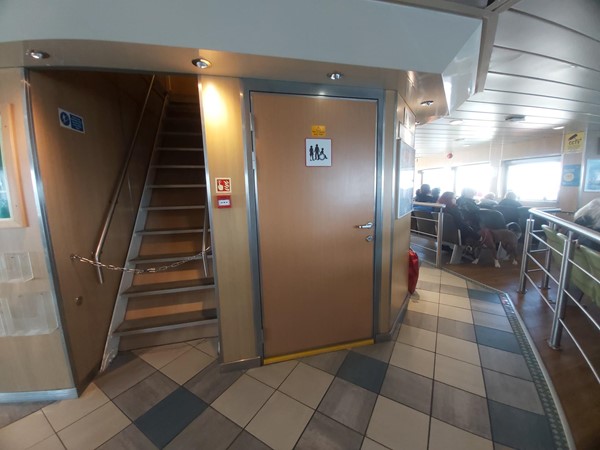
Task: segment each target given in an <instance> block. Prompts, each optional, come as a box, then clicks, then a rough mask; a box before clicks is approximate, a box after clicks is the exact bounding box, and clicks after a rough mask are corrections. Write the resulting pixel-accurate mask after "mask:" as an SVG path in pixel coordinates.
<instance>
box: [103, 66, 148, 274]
mask: <svg viewBox="0 0 600 450" xmlns="http://www.w3.org/2000/svg"><path fill="white" fill-rule="evenodd" d="M155 78H156V75H152V79H151V81H150V86H149V87H148V92H147V93H146V98H145V100H144V105H143V106H142V111H141V113H140V118H139V119H138V122H137V126H136V128H135V133H134V134H133V139H132V141H131V145H130V146H129V153H128V154H127V157H126V158H125V163H124V164H123V168H122V169H121V175H120V176H119V181H118V183H117V186H116V188H115V190H114V192H113V196H112V199H111V201H110V206H109V207H108V212H107V213H106V217H105V219H104V225H103V226H102V232H101V233H100V238H99V239H98V244H97V245H96V250H94V253H92V256H93V258H94V263H98V264H99V263H100V255H101V254H102V249H103V247H104V242H105V241H106V236H107V235H108V228H109V227H110V224H111V222H112V218H113V215H114V213H115V208H116V207H117V202H118V200H119V195H121V189H122V187H123V182H124V181H125V177H126V175H127V169H129V162H130V161H131V157H132V155H133V149H134V147H135V143H136V140H137V137H138V134H139V131H140V127H141V125H142V119H143V118H144V113H145V112H146V106H147V105H148V99H149V98H150V94H151V93H152V88H153V86H154V80H155ZM96 274H97V275H98V282H99V283H100V284H103V283H104V275H103V273H102V268H101V267H100V266H96Z"/></svg>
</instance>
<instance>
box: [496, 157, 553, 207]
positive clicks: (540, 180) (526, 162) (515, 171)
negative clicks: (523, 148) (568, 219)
mask: <svg viewBox="0 0 600 450" xmlns="http://www.w3.org/2000/svg"><path fill="white" fill-rule="evenodd" d="M561 170H562V164H561V161H560V157H559V156H556V157H552V158H533V159H522V160H518V161H508V162H506V163H505V177H506V178H505V183H504V186H505V192H508V191H513V192H514V193H515V194H517V197H518V198H519V199H520V200H521V201H530V202H531V201H538V202H539V201H545V202H554V201H556V200H557V199H558V191H559V190H560V180H561Z"/></svg>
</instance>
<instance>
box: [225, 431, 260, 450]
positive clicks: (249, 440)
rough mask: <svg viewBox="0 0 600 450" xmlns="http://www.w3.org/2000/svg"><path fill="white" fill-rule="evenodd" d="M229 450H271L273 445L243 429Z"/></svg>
mask: <svg viewBox="0 0 600 450" xmlns="http://www.w3.org/2000/svg"><path fill="white" fill-rule="evenodd" d="M227 450H271V447H269V446H268V445H267V444H264V443H263V442H262V441H260V440H258V439H256V438H255V437H254V436H252V435H251V434H250V433H248V432H247V431H242V432H241V433H240V434H239V435H238V437H237V438H236V440H235V441H233V444H231V446H230V447H229V448H228V449H227Z"/></svg>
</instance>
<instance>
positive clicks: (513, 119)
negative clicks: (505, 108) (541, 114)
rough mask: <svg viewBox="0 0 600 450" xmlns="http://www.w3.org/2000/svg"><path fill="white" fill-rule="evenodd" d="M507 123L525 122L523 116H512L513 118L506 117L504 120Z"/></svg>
mask: <svg viewBox="0 0 600 450" xmlns="http://www.w3.org/2000/svg"><path fill="white" fill-rule="evenodd" d="M504 120H506V121H507V122H525V116H522V115H518V114H517V115H514V116H507V117H506V119H504Z"/></svg>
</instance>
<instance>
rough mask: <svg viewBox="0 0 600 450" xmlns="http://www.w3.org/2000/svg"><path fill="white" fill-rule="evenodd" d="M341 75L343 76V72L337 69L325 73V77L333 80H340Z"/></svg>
mask: <svg viewBox="0 0 600 450" xmlns="http://www.w3.org/2000/svg"><path fill="white" fill-rule="evenodd" d="M343 77H344V74H343V73H341V72H337V71H335V72H331V73H328V74H327V78H329V79H330V80H333V81H338V80H341V79H342V78H343Z"/></svg>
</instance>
